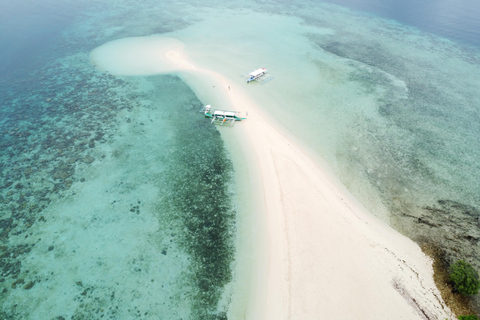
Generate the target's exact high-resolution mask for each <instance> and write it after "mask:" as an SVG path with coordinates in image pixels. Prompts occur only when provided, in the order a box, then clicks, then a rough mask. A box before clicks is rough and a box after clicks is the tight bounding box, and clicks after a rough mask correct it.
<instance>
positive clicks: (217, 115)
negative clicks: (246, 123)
mask: <svg viewBox="0 0 480 320" xmlns="http://www.w3.org/2000/svg"><path fill="white" fill-rule="evenodd" d="M200 112H202V113H203V114H204V115H205V118H209V119H212V121H211V122H210V123H217V124H220V125H223V124H224V123H228V124H232V125H233V124H234V123H235V121H242V120H246V119H247V118H242V117H240V116H239V115H238V114H239V112H238V111H226V110H216V109H213V108H212V106H211V105H207V106H205V107H202V108H201V109H200Z"/></svg>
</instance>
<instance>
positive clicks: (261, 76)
mask: <svg viewBox="0 0 480 320" xmlns="http://www.w3.org/2000/svg"><path fill="white" fill-rule="evenodd" d="M267 72H268V70H267V68H260V69H256V70H252V71H250V72H247V73H245V74H243V75H242V76H243V77H246V78H247V83H250V82H252V81H257V82H260V83H261V84H264V83H266V82H268V81H270V80H272V79H273V76H272V75H270V74H268V73H267Z"/></svg>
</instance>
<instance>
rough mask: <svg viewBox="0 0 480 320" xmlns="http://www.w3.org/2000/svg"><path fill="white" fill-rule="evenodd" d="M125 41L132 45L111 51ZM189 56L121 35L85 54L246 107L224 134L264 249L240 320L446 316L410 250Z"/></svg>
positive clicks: (427, 265)
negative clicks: (242, 175) (251, 197)
mask: <svg viewBox="0 0 480 320" xmlns="http://www.w3.org/2000/svg"><path fill="white" fill-rule="evenodd" d="M126 47H130V48H132V49H131V50H119V49H120V48H126ZM110 50H114V51H115V52H116V55H115V61H112V60H111V59H109V56H110V53H111V52H112V51H110ZM109 52H110V53H109ZM122 52H123V53H124V54H122ZM193 57H194V55H192V54H190V52H189V51H188V49H187V48H186V47H185V46H183V45H182V44H181V42H180V41H178V40H176V39H168V38H162V37H160V36H158V37H145V38H128V39H121V40H117V41H114V42H112V43H110V44H106V45H105V46H102V47H100V48H98V49H96V50H95V51H94V52H93V53H92V61H93V62H94V63H95V64H96V65H97V66H98V67H99V68H100V69H101V70H105V71H108V72H110V73H112V74H115V75H138V74H155V73H171V72H174V73H176V74H178V75H180V76H181V77H182V79H184V81H186V82H187V83H188V84H189V85H190V86H191V87H192V89H193V90H194V91H195V92H196V93H197V95H198V97H199V98H200V100H202V101H204V100H205V99H203V98H204V97H207V96H208V93H206V92H207V91H208V90H206V88H207V87H208V88H209V90H210V89H211V88H212V84H213V88H215V90H217V94H216V97H217V99H219V101H215V102H218V103H222V105H232V106H242V110H241V111H244V112H245V111H248V120H247V121H244V122H242V123H239V124H237V125H236V127H235V132H233V134H239V135H242V136H245V137H247V139H239V140H241V141H243V142H242V143H240V144H239V147H240V149H241V152H244V153H246V154H250V155H249V156H248V158H249V159H255V161H253V162H254V163H249V167H250V169H249V172H250V174H251V176H250V181H251V182H252V183H253V184H255V185H259V186H261V189H262V190H261V192H262V195H261V196H260V199H261V201H262V202H263V203H264V206H263V207H264V210H262V211H261V212H259V214H260V215H261V217H259V220H258V221H264V223H262V226H261V227H260V228H259V229H260V230H262V229H263V232H264V234H265V235H266V237H265V239H266V241H267V243H266V248H267V250H266V251H267V252H268V253H267V257H264V259H265V260H264V261H265V265H261V266H260V267H259V268H257V269H258V271H257V272H258V273H257V274H256V275H255V279H262V281H259V282H258V283H257V284H256V286H257V287H256V289H255V290H252V292H253V293H252V294H253V298H252V299H254V300H255V303H251V304H250V305H249V307H248V308H247V310H243V315H242V318H245V319H302V320H304V319H369V320H371V319H409V320H410V319H442V320H443V319H446V318H450V319H453V318H454V317H453V315H452V314H451V312H450V310H449V309H448V308H447V307H446V305H445V304H444V303H443V301H442V300H441V296H440V293H439V291H438V290H437V289H436V287H435V284H434V282H433V270H432V267H431V261H430V259H429V258H428V257H426V256H425V255H424V254H423V253H422V252H421V250H420V248H419V246H418V245H417V244H415V243H414V242H413V241H411V240H410V239H408V238H406V237H404V236H402V235H401V234H399V233H398V232H397V231H395V230H393V229H392V228H391V227H389V226H388V225H386V224H385V223H384V222H382V221H380V220H379V219H378V218H376V217H374V216H373V215H372V214H371V213H369V212H367V211H366V210H365V209H364V208H363V207H362V206H361V205H360V204H359V203H358V202H357V201H356V200H355V199H354V198H353V197H352V196H351V195H350V194H349V192H348V191H347V190H346V189H345V188H344V187H343V186H342V185H341V184H340V183H339V182H338V181H337V180H336V178H335V177H333V176H332V175H331V174H330V171H329V170H328V168H324V166H323V165H322V164H320V163H319V161H315V160H314V159H313V158H312V157H311V156H310V155H309V154H308V152H306V151H305V150H303V149H302V148H301V147H300V146H298V145H296V143H294V140H293V139H291V138H290V137H289V136H288V134H286V133H284V132H283V131H282V128H280V127H278V126H277V125H275V124H274V123H271V121H270V120H269V118H268V117H267V116H266V115H265V114H264V113H263V111H262V109H261V108H259V107H258V106H257V104H256V102H255V101H253V99H251V97H250V95H249V93H248V92H247V89H248V88H249V87H246V86H242V85H240V84H239V82H238V80H235V81H234V80H232V79H230V78H228V77H227V76H225V75H222V74H219V73H216V72H214V71H212V70H207V69H205V68H202V67H200V66H199V65H198V64H197V63H196V61H195V59H194V58H193ZM132 61H133V62H132ZM107 62H108V63H107ZM138 70H140V71H139V72H138ZM142 70H144V71H142ZM219 92H220V93H219ZM220 130H222V129H220ZM228 134H230V133H228ZM254 173H259V174H254ZM234 298H235V297H234ZM230 318H231V319H235V314H232V315H229V319H230Z"/></svg>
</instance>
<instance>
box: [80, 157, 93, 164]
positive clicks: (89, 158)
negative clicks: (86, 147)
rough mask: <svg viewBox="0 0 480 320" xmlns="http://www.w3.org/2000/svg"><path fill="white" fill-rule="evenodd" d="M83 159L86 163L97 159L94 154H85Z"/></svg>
mask: <svg viewBox="0 0 480 320" xmlns="http://www.w3.org/2000/svg"><path fill="white" fill-rule="evenodd" d="M82 161H83V162H85V163H92V162H93V161H95V158H94V157H92V156H85V157H83V159H82Z"/></svg>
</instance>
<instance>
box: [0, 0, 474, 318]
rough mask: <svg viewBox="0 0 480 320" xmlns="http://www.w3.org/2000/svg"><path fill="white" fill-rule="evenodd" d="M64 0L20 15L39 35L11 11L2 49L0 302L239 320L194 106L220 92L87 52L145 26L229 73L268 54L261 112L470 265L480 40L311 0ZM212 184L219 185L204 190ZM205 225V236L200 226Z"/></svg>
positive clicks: (383, 212)
mask: <svg viewBox="0 0 480 320" xmlns="http://www.w3.org/2000/svg"><path fill="white" fill-rule="evenodd" d="M62 8H63V9H62ZM14 9H15V10H14ZM70 9H71V8H70V6H69V5H65V6H61V7H58V6H56V4H55V3H54V2H52V3H50V4H49V5H46V6H44V7H41V8H40V10H39V11H36V12H34V13H29V14H31V15H33V16H35V18H36V19H37V20H36V21H37V23H36V24H34V25H35V27H36V29H37V31H36V32H39V33H41V34H44V35H45V37H42V39H43V42H42V43H43V44H44V47H43V49H41V50H38V51H33V50H34V49H37V48H38V46H39V44H35V43H32V42H30V41H29V40H28V39H31V37H33V36H32V34H31V30H33V29H35V28H33V27H27V28H24V29H22V28H20V27H19V25H20V24H19V23H16V24H15V25H16V26H17V27H16V28H17V29H16V30H17V32H18V35H19V40H18V41H19V42H20V38H21V39H27V40H26V41H24V42H23V45H18V46H17V47H10V48H11V50H10V51H4V53H3V54H4V56H5V57H6V60H3V61H9V62H10V63H8V64H4V65H3V66H2V70H3V71H4V72H3V73H2V77H1V80H0V81H1V82H2V84H8V85H2V89H1V90H2V100H3V101H2V106H3V107H2V110H1V112H2V117H1V120H0V121H1V132H2V134H3V136H2V162H1V170H2V179H3V181H2V190H1V196H2V197H1V198H0V200H1V202H2V203H1V205H2V212H3V213H4V214H3V216H2V218H1V219H2V220H1V228H2V279H3V280H2V282H1V285H2V287H3V288H2V290H3V293H2V296H1V301H2V311H1V312H2V313H0V315H1V316H2V318H5V319H9V318H10V319H16V318H25V319H35V318H38V316H39V315H41V318H46V319H48V318H55V317H65V318H67V319H69V318H72V319H88V318H92V319H96V318H101V317H102V315H103V318H105V317H106V318H108V317H110V318H117V319H118V318H125V319H130V318H132V317H138V318H145V319H149V318H159V317H165V318H187V319H189V318H191V319H197V318H198V319H210V318H212V317H215V316H217V317H218V318H225V317H226V316H227V315H228V316H229V318H231V319H236V318H241V316H239V314H242V312H245V310H246V309H248V306H245V305H243V306H242V302H240V303H237V305H236V307H235V313H234V312H232V311H231V310H230V311H229V307H230V306H231V303H232V301H231V297H232V295H231V292H230V291H229V290H231V286H230V285H229V284H228V283H229V282H230V283H231V281H232V279H235V274H234V272H233V270H234V266H235V262H234V254H235V249H234V247H235V244H236V243H235V239H237V238H238V237H239V235H238V233H237V227H238V226H236V224H235V221H236V219H238V217H235V213H236V212H237V211H242V209H241V208H239V210H236V205H238V204H236V203H235V199H236V192H237V191H236V190H235V186H234V184H233V176H231V174H232V172H234V171H235V170H233V168H232V163H231V160H230V157H229V156H228V154H227V153H226V149H224V148H223V147H222V145H223V142H222V138H221V136H220V133H219V131H218V130H217V128H215V127H213V126H210V125H209V124H208V123H205V121H204V119H203V118H202V117H197V116H198V113H197V109H198V108H199V107H200V106H201V105H202V104H207V103H210V101H204V100H205V99H206V98H211V99H212V100H215V93H211V94H210V93H208V94H203V95H202V94H201V93H197V95H198V96H197V97H196V96H195V95H194V94H193V92H192V91H191V90H190V89H189V88H188V87H187V86H186V85H185V84H184V83H182V81H181V80H180V79H179V78H177V77H175V76H165V75H162V76H151V77H142V76H135V77H115V76H112V75H109V74H106V73H103V72H101V71H99V70H96V69H95V68H94V67H93V66H92V65H91V64H90V61H89V54H90V51H91V50H92V49H94V48H96V47H98V46H100V45H103V44H105V43H107V42H109V41H112V40H118V39H122V38H126V37H136V36H148V35H151V34H162V35H167V36H168V37H174V38H177V39H180V40H181V41H182V42H183V43H185V44H186V49H187V50H190V52H191V53H192V54H193V56H192V57H193V58H195V59H196V61H200V62H201V64H202V66H204V67H208V68H211V69H213V70H215V71H217V72H220V73H222V74H224V75H226V76H227V77H229V78H230V79H232V84H234V85H244V83H243V81H242V79H241V78H240V77H238V76H239V75H240V74H242V73H244V72H245V71H247V70H249V69H252V68H255V67H257V66H260V65H262V66H263V65H265V66H267V67H268V68H269V69H270V70H271V73H272V74H274V75H275V79H274V80H273V81H271V82H269V83H268V84H266V85H264V86H255V85H252V86H251V87H249V90H250V94H251V96H252V98H253V99H255V100H256V101H258V102H260V104H261V105H262V107H263V108H264V110H265V111H266V112H269V113H270V114H272V117H273V118H272V121H275V122H277V123H278V124H279V125H280V126H282V127H283V128H284V130H285V131H286V132H287V133H288V134H290V135H291V136H293V137H294V138H295V139H296V140H297V141H299V142H300V143H302V144H303V145H304V146H305V147H306V148H308V149H309V150H311V151H312V153H313V154H316V155H319V156H321V157H322V158H323V159H325V160H326V161H327V162H328V164H329V166H330V168H331V169H332V171H333V172H334V173H335V174H336V175H337V176H338V177H339V178H340V179H341V180H342V181H343V183H344V184H345V185H346V186H347V187H348V188H349V189H350V190H351V191H352V193H353V194H354V195H355V196H356V197H357V198H359V200H360V201H361V202H362V203H363V204H364V205H365V206H366V207H367V208H368V209H369V210H370V211H371V212H372V213H373V214H376V215H378V216H379V217H381V218H383V219H384V220H385V221H388V222H389V223H390V224H392V225H393V226H394V227H396V228H397V229H399V230H400V231H402V232H404V233H406V234H408V235H409V236H411V237H413V238H415V239H417V240H419V241H420V240H433V241H437V242H441V243H445V245H446V248H447V250H448V246H449V245H450V246H452V247H455V246H457V247H461V248H463V250H462V251H460V252H459V253H452V252H450V253H451V254H452V255H453V256H452V257H455V258H463V259H467V260H470V261H471V262H472V263H474V264H477V265H478V261H477V260H475V259H478V256H479V255H478V239H480V236H479V235H478V203H479V200H480V199H479V198H478V195H479V192H478V191H479V190H480V186H479V185H478V183H479V181H480V179H479V177H478V174H479V172H480V170H479V169H480V168H479V167H478V163H477V162H476V159H478V158H479V155H478V148H477V146H478V137H479V136H480V135H479V133H480V132H479V131H480V129H479V125H478V124H479V123H480V122H479V121H478V120H479V119H478V114H479V113H478V111H479V110H478V107H479V106H480V96H479V94H478V88H477V87H478V85H476V84H477V83H479V82H480V81H479V80H480V79H478V78H479V74H480V72H479V71H480V70H479V65H480V63H479V62H480V59H479V53H478V50H477V49H475V48H472V47H469V46H464V45H460V44H456V43H454V42H452V41H451V40H447V39H444V38H441V37H438V36H435V35H433V34H428V33H423V32H422V31H419V30H417V29H415V28H412V27H408V26H404V25H402V24H400V23H398V22H395V21H392V20H385V19H381V18H379V17H376V16H371V15H367V14H362V13H358V12H355V11H351V10H348V9H345V8H342V7H339V6H334V5H330V4H324V3H315V2H301V1H297V2H288V3H283V4H280V3H278V2H265V3H261V4H256V3H248V2H245V3H243V4H242V5H239V4H236V3H228V2H227V3H225V2H222V3H215V2H211V3H204V2H202V3H195V2H185V3H175V4H170V5H166V4H162V5H159V4H158V3H155V2H151V3H150V2H148V1H142V2H131V1H125V2H124V1H117V2H115V3H113V2H110V3H106V4H105V3H102V4H100V3H95V2H91V3H89V4H88V5H84V6H82V7H80V8H78V7H77V8H76V10H77V11H78V15H77V16H76V17H75V18H71V15H69V14H67V13H66V12H68V11H69V10H70ZM24 10H25V9H18V8H13V7H12V8H9V10H7V11H8V12H10V14H11V20H9V21H10V22H9V23H12V24H13V21H14V18H15V15H18V14H19V12H20V13H22V14H21V15H19V17H23V18H24V19H26V20H29V21H31V20H30V17H29V15H25V14H23V12H24ZM55 10H58V11H55ZM53 11H55V12H57V13H56V14H55V15H56V16H59V17H60V18H61V19H60V20H61V23H58V24H53V27H52V24H50V23H46V22H45V21H47V20H46V17H50V16H51V14H52V12H53ZM64 11H65V13H63V12H64ZM5 12H6V11H5ZM65 17H68V19H66V18H65ZM259 21H261V23H260V22H259ZM12 24H10V25H9V24H3V25H2V31H4V30H8V29H12V27H11V26H12ZM52 30H53V31H54V32H52ZM22 32H23V33H24V36H22ZM42 32H43V33H42ZM2 34H4V33H2ZM27 35H29V37H28V36H27ZM15 39H16V38H15V37H12V36H9V37H7V38H5V37H2V41H5V42H8V43H15ZM45 44H48V46H47V45H45ZM49 48H52V50H48V49H49ZM34 53H35V54H34ZM299 72H300V74H301V76H298V73H299ZM183 113H191V114H192V121H190V120H189V121H187V122H185V121H179V120H178V118H179V116H182V115H183ZM193 138H195V139H193ZM224 138H227V139H228V137H225V135H224ZM205 141H210V142H212V141H215V143H214V145H215V146H217V147H218V149H217V150H215V152H214V153H212V152H210V151H209V147H208V148H207V147H204V146H205V145H204V144H203V142H205ZM209 146H210V144H209ZM233 165H237V167H238V166H239V165H241V164H238V163H233ZM192 166H195V167H192ZM197 166H198V167H197ZM195 168H196V169H195ZM198 168H204V169H205V171H202V170H204V169H198ZM212 169H214V172H213V171H210V170H212ZM219 172H221V174H219ZM220 176H221V177H222V178H221V179H220ZM210 188H215V190H216V192H215V194H218V195H219V196H220V197H222V199H224V200H225V201H222V203H221V204H215V203H211V202H209V200H210V198H209V197H210V196H211V194H212V193H211V192H209V191H208V190H210ZM202 190H203V191H202ZM241 192H242V191H241ZM193 213H198V215H196V216H192V214H193ZM212 214H213V215H212ZM211 218H213V220H210V219H211ZM214 226H215V227H214ZM212 228H213V229H214V230H216V231H218V232H219V233H218V234H216V235H214V237H215V241H210V240H209V238H203V239H200V238H197V237H196V236H200V235H201V234H198V230H202V231H206V233H207V234H211V233H210V231H212V230H213V229H212ZM212 275H215V276H214V277H213V278H212ZM225 288H227V290H224V289H225ZM58 301H61V302H62V303H58Z"/></svg>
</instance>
